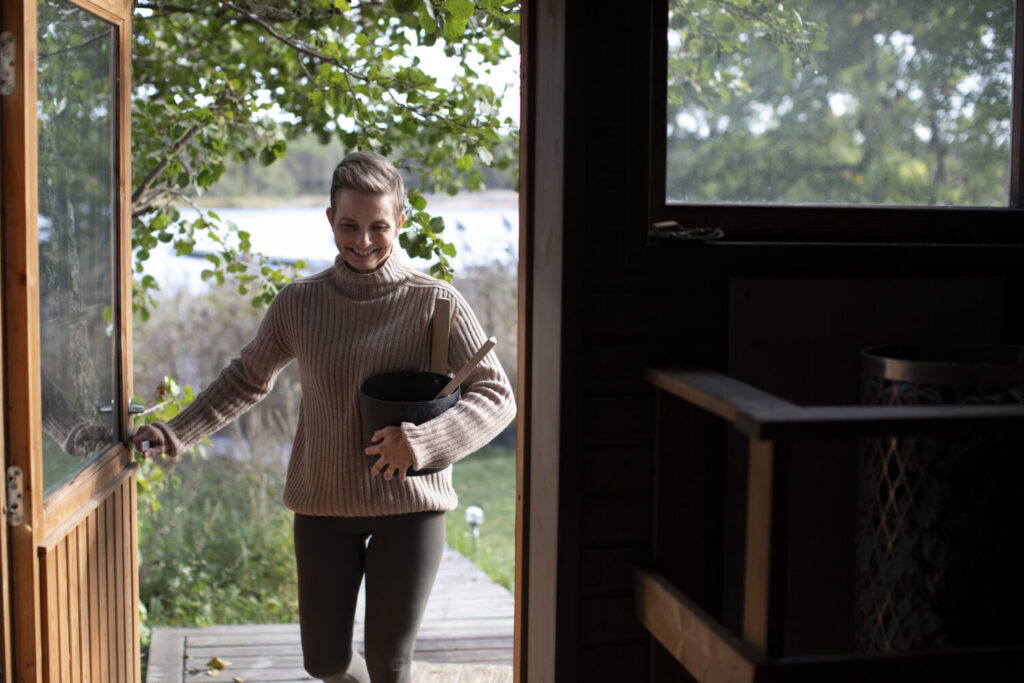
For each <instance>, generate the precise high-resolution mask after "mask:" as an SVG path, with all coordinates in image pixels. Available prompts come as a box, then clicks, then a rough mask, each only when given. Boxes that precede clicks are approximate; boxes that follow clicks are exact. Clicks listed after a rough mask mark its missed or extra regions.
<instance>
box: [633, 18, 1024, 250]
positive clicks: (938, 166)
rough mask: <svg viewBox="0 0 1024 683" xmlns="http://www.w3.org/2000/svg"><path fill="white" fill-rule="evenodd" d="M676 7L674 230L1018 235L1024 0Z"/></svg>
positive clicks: (661, 151) (819, 235) (655, 135)
mask: <svg viewBox="0 0 1024 683" xmlns="http://www.w3.org/2000/svg"><path fill="white" fill-rule="evenodd" d="M663 10H664V11H663V12H662V13H661V15H660V16H658V15H656V17H657V18H660V20H661V21H663V22H665V23H664V26H663V28H664V30H665V34H664V35H665V36H666V40H665V42H664V44H663V45H661V46H659V48H660V49H662V50H664V52H663V53H662V54H660V55H659V54H657V53H656V54H655V60H654V63H655V72H654V75H653V78H654V79H655V86H656V88H655V90H656V91H657V89H658V88H659V87H663V88H664V91H662V92H656V93H655V98H656V99H655V101H654V114H655V115H660V114H661V113H664V116H665V119H664V120H663V121H661V122H659V121H655V123H654V125H653V126H652V149H654V150H655V155H656V156H655V157H654V159H653V161H654V165H655V169H654V177H653V178H652V189H651V207H652V216H653V218H654V220H655V222H658V221H662V222H666V223H668V224H671V228H673V229H675V230H670V232H669V234H670V235H671V234H672V232H680V231H679V230H678V228H683V231H685V229H688V228H690V229H692V228H704V229H705V230H704V231H703V232H698V234H701V235H703V236H709V235H711V236H715V237H717V236H724V237H725V238H726V239H731V238H739V239H746V238H755V239H756V238H768V239H774V238H775V236H776V235H778V234H780V233H779V230H780V228H781V227H785V228H786V230H787V231H788V233H787V235H786V236H787V237H796V238H798V239H812V240H819V239H820V240H830V239H840V240H855V241H857V240H877V239H884V240H892V239H899V240H905V239H910V240H937V241H941V240H952V241H961V240H963V241H978V240H987V239H992V238H995V239H998V240H1000V241H1001V240H1011V241H1012V240H1019V239H1020V237H1019V236H1017V235H1014V234H1013V233H1016V232H1020V231H1021V229H1022V228H1024V215H1022V213H1024V212H1021V211H1019V209H1020V208H1021V204H1020V182H1021V181H1020V164H1021V160H1020V156H1021V151H1020V150H1021V144H1020V138H1021V136H1022V134H1024V133H1022V130H1021V128H1022V124H1021V113H1020V103H1019V101H1018V103H1017V104H1016V109H1015V105H1014V92H1015V90H1016V95H1017V97H1018V100H1019V98H1020V90H1021V84H1020V82H1019V81H1020V80H1021V76H1020V75H1019V74H1020V70H1021V66H1020V62H1021V55H1020V54H1015V52H1017V53H1019V52H1020V51H1021V50H1020V48H1019V47H1016V50H1015V45H1017V46H1019V44H1020V38H1019V36H1018V35H1016V34H1015V24H1019V23H1020V20H1019V19H1018V18H1017V17H1018V16H1019V14H1020V13H1021V8H1020V7H1018V6H1016V3H1015V2H1014V0H977V1H975V2H956V3H949V2H944V1H943V0H914V1H912V2H908V1H906V0H902V1H901V0H870V1H865V0H858V1H856V2H839V1H838V0H782V1H781V2H766V1H758V0H749V1H747V2H732V1H731V0H669V1H668V2H667V3H665V5H664V6H663ZM1021 30H1022V29H1021V27H1020V26H1017V27H1016V32H1017V34H1019V33H1020V31H1021ZM659 66H661V67H663V68H664V71H663V72H661V73H660V74H659V73H658V72H657V69H658V68H659ZM1015 69H1017V73H1018V76H1017V82H1016V83H1015V81H1014V70H1015ZM659 79H661V81H660V83H659ZM659 101H661V102H664V103H665V104H664V105H663V106H662V107H661V110H660V111H659V104H658V103H659ZM661 123H663V124H664V125H660V124H661ZM661 162H663V164H664V166H663V167H662V168H658V167H657V166H658V163H661ZM954 209H955V210H954ZM663 226H664V223H663ZM707 228H715V229H718V230H714V231H713V232H714V234H712V232H709V231H708V230H707ZM655 234H657V233H655Z"/></svg>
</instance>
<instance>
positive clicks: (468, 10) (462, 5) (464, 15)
mask: <svg viewBox="0 0 1024 683" xmlns="http://www.w3.org/2000/svg"><path fill="white" fill-rule="evenodd" d="M444 8H445V9H446V10H448V13H449V14H451V15H452V16H453V17H454V18H455V19H458V20H461V21H463V22H465V21H466V20H467V19H469V18H470V17H471V16H473V12H475V11H476V4H475V3H474V2H473V1H472V0H447V2H445V3H444ZM463 29H465V24H463ZM460 35H461V32H460Z"/></svg>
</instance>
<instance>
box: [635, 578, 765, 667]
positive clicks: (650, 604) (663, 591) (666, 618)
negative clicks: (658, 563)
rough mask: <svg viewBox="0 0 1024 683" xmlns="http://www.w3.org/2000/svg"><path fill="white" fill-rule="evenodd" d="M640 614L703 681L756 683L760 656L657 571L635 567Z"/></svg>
mask: <svg viewBox="0 0 1024 683" xmlns="http://www.w3.org/2000/svg"><path fill="white" fill-rule="evenodd" d="M635 580H636V583H635V589H636V594H635V600H636V615H637V618H638V619H639V620H640V622H641V623H642V624H643V625H644V627H645V628H646V629H647V630H648V631H650V632H651V635H653V636H654V637H655V638H656V639H657V640H658V642H659V643H661V644H662V645H663V646H664V647H665V648H666V649H667V650H668V651H669V652H671V653H672V656H673V657H675V658H676V660H677V661H678V662H679V663H680V664H682V665H683V666H684V667H686V669H687V670H688V671H689V672H690V673H692V674H693V675H694V676H696V677H697V678H698V679H699V680H700V681H701V683H753V681H754V680H755V673H756V670H757V665H758V663H759V661H760V657H759V656H758V654H757V652H755V651H754V650H753V649H752V648H750V647H749V646H748V645H747V644H745V643H743V642H742V641H740V640H739V639H738V638H736V637H735V636H734V635H733V634H731V633H730V632H729V631H728V630H727V629H726V628H725V627H724V626H722V625H721V624H719V623H718V622H717V621H716V620H715V619H714V618H712V617H711V616H710V615H709V614H708V613H707V612H705V611H704V610H703V609H701V607H700V606H699V605H697V604H696V603H695V602H693V601H692V600H690V599H689V598H688V597H686V596H685V595H683V594H682V593H681V592H680V591H679V590H677V589H676V588H675V587H674V586H672V585H671V584H669V583H668V582H667V581H666V580H665V578H664V577H662V576H661V575H659V574H656V573H653V572H648V571H645V570H639V569H638V570H637V571H636V574H635Z"/></svg>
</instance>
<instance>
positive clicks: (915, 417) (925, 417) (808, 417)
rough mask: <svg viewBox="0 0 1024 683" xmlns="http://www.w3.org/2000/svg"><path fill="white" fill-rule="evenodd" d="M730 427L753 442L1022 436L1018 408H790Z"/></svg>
mask: <svg viewBox="0 0 1024 683" xmlns="http://www.w3.org/2000/svg"><path fill="white" fill-rule="evenodd" d="M736 428H737V429H739V430H740V431H741V432H743V433H745V434H747V435H749V436H750V437H751V438H755V439H774V440H781V439H792V438H801V437H802V438H843V437H862V436H873V435H879V436H881V435H887V434H949V433H953V432H965V431H985V432H999V433H1006V434H1021V433H1024V406H1020V405H919V406H793V407H791V408H782V409H775V408H760V409H755V410H754V411H753V412H750V413H749V414H740V415H739V416H738V418H737V420H736Z"/></svg>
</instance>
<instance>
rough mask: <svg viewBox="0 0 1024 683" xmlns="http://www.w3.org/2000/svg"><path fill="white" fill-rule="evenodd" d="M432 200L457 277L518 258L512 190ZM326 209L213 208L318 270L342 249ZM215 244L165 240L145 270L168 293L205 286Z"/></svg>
mask: <svg viewBox="0 0 1024 683" xmlns="http://www.w3.org/2000/svg"><path fill="white" fill-rule="evenodd" d="M428 200H429V205H428V207H427V211H428V212H430V213H431V214H432V215H436V216H441V217H442V218H444V221H445V231H444V233H443V235H444V237H445V239H447V240H448V241H450V242H452V243H454V244H455V247H456V249H457V250H458V253H457V254H456V256H455V258H453V259H452V265H453V267H454V268H455V273H456V278H458V272H459V269H460V268H464V267H466V266H470V265H476V264H481V263H488V262H492V261H496V260H497V261H503V262H509V261H515V260H516V259H517V258H518V244H519V205H518V196H517V195H516V194H515V193H514V192H504V191H489V192H484V193H480V194H464V195H460V196H458V197H453V198H448V197H433V198H428ZM325 209H326V206H322V207H319V206H318V207H311V206H277V207H270V208H240V207H214V208H213V209H212V210H213V211H214V212H216V213H217V215H219V216H220V217H221V219H223V220H224V221H230V222H233V223H234V224H235V225H237V226H238V228H239V229H240V230H245V231H246V232H248V233H249V234H250V235H251V238H250V241H251V242H252V248H253V250H254V251H258V252H261V253H263V254H265V255H266V256H269V257H272V258H277V259H281V260H285V261H295V260H298V259H301V260H303V261H305V262H306V264H307V270H308V271H309V272H316V271H318V270H322V269H323V268H326V267H327V266H328V265H329V264H330V263H333V261H334V257H335V256H336V255H337V253H338V251H337V248H336V247H335V246H334V238H333V235H332V234H331V229H330V225H329V224H328V222H327V217H326V215H325ZM186 211H188V209H185V210H183V212H182V213H183V214H185V212H186ZM186 215H187V214H186ZM217 246H218V245H217V244H216V243H214V242H213V241H212V240H208V239H201V240H198V241H197V244H196V252H198V254H199V255H197V256H193V257H179V256H175V255H174V250H173V248H172V247H171V245H169V244H167V245H165V244H161V245H160V247H158V248H157V249H155V250H154V251H153V253H152V256H151V258H150V260H148V261H147V262H146V264H145V272H146V273H149V274H152V275H153V276H154V277H156V278H157V281H158V282H160V285H161V288H162V289H163V290H164V291H165V292H167V291H174V290H177V289H180V288H185V289H188V290H191V291H202V290H203V289H205V283H203V282H202V279H201V277H200V273H201V272H202V271H203V269H205V268H208V267H209V265H210V264H209V262H208V261H207V260H206V259H205V258H203V257H202V253H204V252H209V251H216V250H217ZM410 263H411V264H412V265H413V266H414V267H418V268H420V269H422V270H426V269H427V268H429V265H430V262H427V261H425V260H422V259H415V260H411V261H410Z"/></svg>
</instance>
